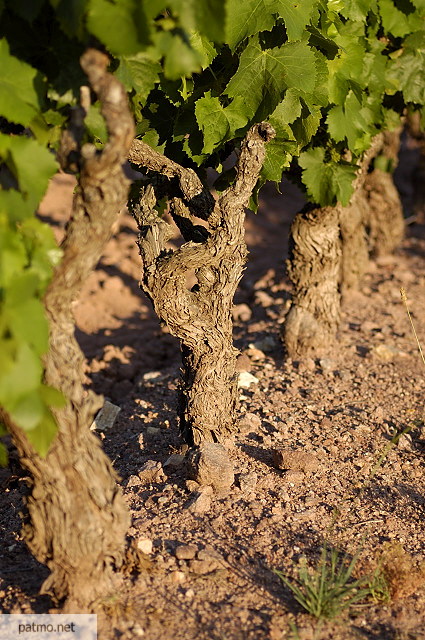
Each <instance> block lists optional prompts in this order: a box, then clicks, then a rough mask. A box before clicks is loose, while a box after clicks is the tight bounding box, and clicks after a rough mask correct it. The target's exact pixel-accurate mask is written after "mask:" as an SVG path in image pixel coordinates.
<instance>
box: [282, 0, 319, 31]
mask: <svg viewBox="0 0 425 640" xmlns="http://www.w3.org/2000/svg"><path fill="white" fill-rule="evenodd" d="M315 5H317V0H302V2H294V0H274V1H273V2H272V3H271V6H272V8H273V9H274V8H275V7H276V9H277V13H278V15H279V16H280V17H281V18H283V21H284V23H285V27H286V33H287V34H288V40H301V38H302V35H303V33H304V29H305V26H306V25H307V24H308V23H309V22H310V18H311V14H312V12H313V9H314V7H315Z"/></svg>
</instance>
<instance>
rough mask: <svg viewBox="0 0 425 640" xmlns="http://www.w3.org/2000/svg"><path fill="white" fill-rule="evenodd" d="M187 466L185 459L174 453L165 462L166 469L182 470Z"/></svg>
mask: <svg viewBox="0 0 425 640" xmlns="http://www.w3.org/2000/svg"><path fill="white" fill-rule="evenodd" d="M184 464H185V457H184V456H182V455H181V454H180V453H172V454H171V456H170V457H169V458H168V459H167V460H166V461H165V462H164V469H170V470H173V469H180V468H181V467H182V466H183V465H184Z"/></svg>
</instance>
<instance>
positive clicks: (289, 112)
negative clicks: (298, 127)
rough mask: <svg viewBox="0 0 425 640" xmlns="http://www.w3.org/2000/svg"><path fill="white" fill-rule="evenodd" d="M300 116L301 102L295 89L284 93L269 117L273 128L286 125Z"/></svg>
mask: <svg viewBox="0 0 425 640" xmlns="http://www.w3.org/2000/svg"><path fill="white" fill-rule="evenodd" d="M300 115H301V102H300V96H299V92H298V91H297V90H296V89H288V91H285V96H284V98H283V100H282V101H281V102H280V103H279V104H278V105H277V107H276V109H275V110H274V111H273V113H272V114H271V116H270V122H271V123H272V124H273V126H275V125H277V126H279V125H282V126H285V125H288V124H291V123H292V122H294V121H295V120H296V119H297V118H299V117H300Z"/></svg>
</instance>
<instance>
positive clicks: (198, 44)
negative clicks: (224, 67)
mask: <svg viewBox="0 0 425 640" xmlns="http://www.w3.org/2000/svg"><path fill="white" fill-rule="evenodd" d="M190 45H191V47H192V49H194V50H195V51H197V52H198V54H199V56H200V59H201V65H202V69H206V68H207V67H209V66H210V64H211V62H212V61H213V60H214V58H215V57H216V55H217V51H216V49H215V48H214V46H213V45H212V43H211V42H210V41H209V40H207V38H206V37H205V36H204V35H203V34H201V33H198V32H197V31H195V32H194V33H192V35H191V36H190Z"/></svg>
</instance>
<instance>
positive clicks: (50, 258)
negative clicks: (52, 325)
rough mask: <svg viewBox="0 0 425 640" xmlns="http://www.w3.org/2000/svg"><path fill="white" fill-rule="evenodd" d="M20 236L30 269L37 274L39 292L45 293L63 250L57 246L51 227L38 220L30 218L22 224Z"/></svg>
mask: <svg viewBox="0 0 425 640" xmlns="http://www.w3.org/2000/svg"><path fill="white" fill-rule="evenodd" d="M19 234H20V235H21V237H22V241H23V244H24V246H25V249H26V252H27V264H28V268H30V269H31V271H32V272H33V273H35V274H36V276H37V278H38V280H39V290H40V291H41V292H44V290H45V288H46V286H47V284H48V283H49V281H50V278H51V277H52V271H53V268H54V267H56V265H58V264H59V262H60V260H61V258H62V254H63V252H62V249H61V248H60V247H58V246H57V243H56V241H55V237H54V234H53V231H52V229H51V227H49V225H47V224H45V223H44V222H41V221H40V220H38V219H37V218H28V219H27V220H24V221H23V222H22V223H20V225H19Z"/></svg>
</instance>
